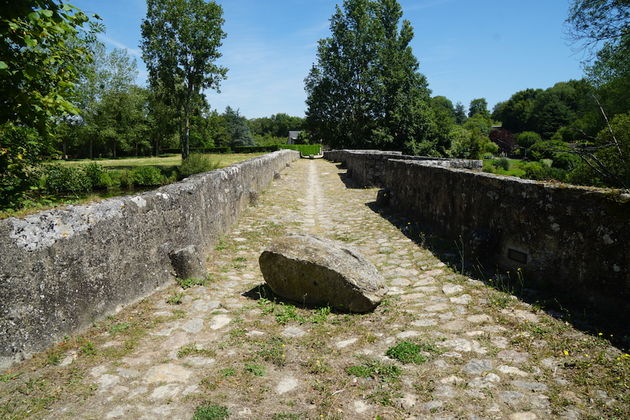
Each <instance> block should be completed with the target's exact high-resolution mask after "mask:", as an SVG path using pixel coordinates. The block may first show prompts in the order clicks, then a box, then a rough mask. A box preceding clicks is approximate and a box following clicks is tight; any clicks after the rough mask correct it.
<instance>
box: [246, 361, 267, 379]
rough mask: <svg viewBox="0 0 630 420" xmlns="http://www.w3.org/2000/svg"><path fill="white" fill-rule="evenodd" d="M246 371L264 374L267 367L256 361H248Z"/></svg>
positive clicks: (256, 374) (257, 374)
mask: <svg viewBox="0 0 630 420" xmlns="http://www.w3.org/2000/svg"><path fill="white" fill-rule="evenodd" d="M245 371H246V372H249V373H251V374H252V375H254V376H264V375H265V373H266V372H265V367H264V366H262V365H258V364H256V363H247V364H246V365H245Z"/></svg>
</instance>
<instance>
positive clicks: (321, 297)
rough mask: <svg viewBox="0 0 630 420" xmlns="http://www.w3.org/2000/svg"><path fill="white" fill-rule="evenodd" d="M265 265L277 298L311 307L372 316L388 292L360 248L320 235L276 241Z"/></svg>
mask: <svg viewBox="0 0 630 420" xmlns="http://www.w3.org/2000/svg"><path fill="white" fill-rule="evenodd" d="M259 263H260V269H261V271H262V273H263V276H264V278H265V281H266V282H267V284H268V285H269V287H271V290H273V291H274V293H276V294H277V295H279V296H282V297H285V298H287V299H290V300H293V301H296V302H301V303H304V304H307V305H316V306H323V305H330V306H332V307H334V308H336V309H340V310H342V311H350V312H368V311H371V310H373V309H374V308H375V307H376V306H378V304H379V303H380V302H381V300H382V299H383V296H384V295H385V293H386V292H387V288H386V287H385V285H384V281H383V277H382V276H381V275H380V274H379V273H378V271H377V270H376V268H375V267H374V266H373V265H372V264H371V263H370V262H369V261H367V260H366V259H365V258H364V257H363V256H362V255H361V254H359V253H358V252H357V251H356V250H355V249H353V248H350V247H348V246H346V245H344V244H341V243H339V242H335V241H332V240H330V239H324V238H320V237H317V236H314V235H309V234H301V233H300V234H291V235H287V236H285V237H283V238H280V239H277V240H275V241H274V242H272V244H271V245H270V246H269V247H268V248H267V249H266V250H265V251H264V252H263V253H262V254H261V256H260V259H259Z"/></svg>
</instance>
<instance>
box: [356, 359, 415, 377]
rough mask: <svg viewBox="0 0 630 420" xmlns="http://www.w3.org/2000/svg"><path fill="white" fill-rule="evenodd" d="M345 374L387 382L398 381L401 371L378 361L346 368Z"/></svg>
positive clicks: (394, 366) (396, 367)
mask: <svg viewBox="0 0 630 420" xmlns="http://www.w3.org/2000/svg"><path fill="white" fill-rule="evenodd" d="M346 373H347V374H349V375H353V376H356V377H359V378H373V379H380V380H381V381H384V382H389V381H393V380H396V379H398V377H399V376H400V375H401V374H402V370H401V369H400V368H399V367H398V366H396V365H393V364H389V363H383V362H379V361H378V360H366V361H364V362H363V363H362V364H360V365H354V366H349V367H347V368H346Z"/></svg>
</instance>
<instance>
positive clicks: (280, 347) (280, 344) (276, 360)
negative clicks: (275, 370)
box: [258, 337, 287, 367]
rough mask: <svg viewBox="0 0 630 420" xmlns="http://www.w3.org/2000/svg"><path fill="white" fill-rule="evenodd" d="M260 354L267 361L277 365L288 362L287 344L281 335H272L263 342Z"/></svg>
mask: <svg viewBox="0 0 630 420" xmlns="http://www.w3.org/2000/svg"><path fill="white" fill-rule="evenodd" d="M258 355H259V356H260V357H262V358H263V360H265V361H267V362H271V363H273V364H274V365H276V366H279V367H282V366H284V365H285V364H286V362H287V360H286V358H287V355H286V344H285V343H284V340H283V339H282V338H280V337H272V338H271V339H269V340H267V341H266V342H264V343H262V344H261V348H260V350H259V351H258Z"/></svg>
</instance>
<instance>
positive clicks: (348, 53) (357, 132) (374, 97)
mask: <svg viewBox="0 0 630 420" xmlns="http://www.w3.org/2000/svg"><path fill="white" fill-rule="evenodd" d="M401 18H402V9H401V7H400V5H399V4H398V2H397V1H396V0H345V1H344V3H343V7H342V8H341V7H339V6H337V8H336V11H335V13H334V14H333V16H332V18H331V21H330V22H331V23H330V31H331V36H330V37H328V38H325V39H322V40H320V41H319V47H318V52H317V63H316V64H315V65H313V68H312V69H311V71H310V73H309V75H308V77H307V78H306V81H305V82H306V91H307V96H308V98H307V101H306V102H307V108H308V109H307V111H306V126H307V128H308V129H309V131H310V132H311V134H312V135H313V137H314V138H316V139H320V140H324V141H326V142H327V143H328V144H330V145H331V146H333V147H346V148H381V149H395V148H397V149H406V150H408V151H418V150H421V149H423V148H424V149H426V150H434V148H435V143H436V139H435V130H436V128H435V123H434V120H433V118H434V116H433V112H432V110H431V108H430V104H429V94H430V91H429V89H428V85H427V81H426V78H425V77H424V76H423V75H422V74H420V73H419V72H418V68H419V64H418V60H417V59H416V58H415V57H414V55H413V52H412V50H411V47H410V45H409V44H410V42H411V40H412V39H413V36H414V35H413V28H412V27H411V24H410V23H409V21H407V20H403V21H402V22H401Z"/></svg>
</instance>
